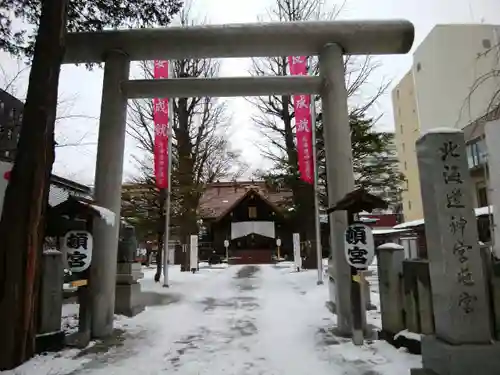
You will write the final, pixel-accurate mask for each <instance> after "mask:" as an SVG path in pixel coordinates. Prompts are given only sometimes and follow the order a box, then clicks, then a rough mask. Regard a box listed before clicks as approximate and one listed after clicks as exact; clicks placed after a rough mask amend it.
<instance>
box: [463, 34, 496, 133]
mask: <svg viewBox="0 0 500 375" xmlns="http://www.w3.org/2000/svg"><path fill="white" fill-rule="evenodd" d="M497 39H498V37H497ZM483 59H491V62H492V64H491V68H490V69H486V70H485V72H484V73H483V74H480V75H479V77H478V78H477V79H476V80H475V81H474V83H473V84H472V87H471V89H470V92H469V93H468V95H467V97H466V99H465V100H464V103H463V105H462V108H461V111H460V116H459V118H458V119H457V123H458V122H459V121H460V119H461V117H462V116H463V115H464V112H465V111H466V110H468V111H469V114H468V115H469V118H470V119H471V113H470V110H471V109H472V108H471V104H472V103H471V102H472V99H473V98H474V96H475V94H476V93H477V92H478V91H479V90H482V89H483V88H484V86H487V87H488V90H491V98H490V100H489V102H488V103H485V110H484V113H483V115H482V117H480V118H479V119H473V118H472V119H471V120H473V121H474V122H475V123H476V124H479V123H481V122H484V121H492V120H496V119H498V118H500V40H496V42H495V44H493V45H492V46H491V47H490V48H487V49H486V50H485V51H484V52H482V53H479V54H478V55H477V56H476V63H477V64H481V65H482V66H484V65H485V63H484V61H481V60H483Z"/></svg>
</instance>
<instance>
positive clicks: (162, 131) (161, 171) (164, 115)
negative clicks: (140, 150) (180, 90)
mask: <svg viewBox="0 0 500 375" xmlns="http://www.w3.org/2000/svg"><path fill="white" fill-rule="evenodd" d="M153 73H154V78H155V79H161V78H168V61H164V60H155V62H154V72H153ZM153 120H154V130H155V138H154V172H155V178H156V186H157V187H158V188H160V189H165V188H167V187H168V173H169V171H168V153H169V152H170V150H169V149H168V126H169V123H168V99H167V98H154V99H153Z"/></svg>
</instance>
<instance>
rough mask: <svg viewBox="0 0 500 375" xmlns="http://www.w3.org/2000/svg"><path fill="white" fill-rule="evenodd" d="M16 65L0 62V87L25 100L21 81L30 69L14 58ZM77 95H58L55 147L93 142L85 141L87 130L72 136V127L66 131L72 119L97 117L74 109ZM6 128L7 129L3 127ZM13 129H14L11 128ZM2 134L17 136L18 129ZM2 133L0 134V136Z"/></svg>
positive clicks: (16, 125) (76, 145) (87, 134)
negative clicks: (11, 66) (10, 66)
mask: <svg viewBox="0 0 500 375" xmlns="http://www.w3.org/2000/svg"><path fill="white" fill-rule="evenodd" d="M15 63H16V67H15V68H14V69H10V70H9V69H6V68H5V67H4V66H3V65H1V64H0V89H1V90H3V91H5V92H6V93H8V94H10V95H12V96H13V97H15V98H16V99H18V100H20V101H22V102H24V101H25V89H24V88H23V81H24V80H25V79H26V78H27V75H28V74H29V71H30V68H31V67H30V65H28V64H25V63H24V62H22V61H21V60H16V61H15ZM77 99H78V95H73V96H67V95H58V100H57V116H56V123H55V130H56V132H55V147H56V148H60V147H78V146H84V145H90V144H95V142H85V140H86V139H87V138H88V136H89V132H84V133H83V134H82V135H79V136H77V137H75V136H73V135H72V134H74V128H73V129H71V133H70V132H66V131H65V130H66V129H65V128H66V126H67V125H68V123H70V122H71V121H72V120H92V121H97V119H98V118H97V117H94V116H88V115H84V114H79V113H76V112H75V111H74V106H75V103H76V100H77ZM4 126H6V125H4ZM12 126H13V127H19V126H20V121H18V122H17V123H13V124H12ZM5 130H7V129H5ZM13 130H14V129H13ZM2 132H3V133H4V134H6V133H8V134H9V135H11V136H13V137H14V138H17V134H18V133H19V129H18V130H14V131H7V132H5V131H3V130H2ZM1 136H2V135H0V137H1Z"/></svg>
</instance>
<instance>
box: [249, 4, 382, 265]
mask: <svg viewBox="0 0 500 375" xmlns="http://www.w3.org/2000/svg"><path fill="white" fill-rule="evenodd" d="M343 6H344V3H340V4H338V5H331V4H328V5H326V4H325V2H324V1H323V0H275V2H274V5H273V6H272V7H271V8H270V9H269V10H268V12H267V17H266V18H268V19H270V20H273V21H282V22H284V21H304V20H333V19H335V18H336V17H337V15H338V14H339V12H340V11H341V10H342V9H343ZM309 64H310V66H309V70H310V71H311V73H312V74H318V60H317V58H315V57H313V58H310V59H309ZM378 66H379V65H378V63H377V62H376V61H375V60H374V59H373V58H372V57H371V56H365V57H355V56H347V57H346V58H345V70H346V86H347V91H348V96H349V99H350V105H351V115H362V114H364V113H365V112H366V111H367V110H368V109H369V108H370V107H371V106H372V105H373V103H375V102H376V100H377V99H378V98H379V97H380V95H382V94H383V93H384V92H385V90H386V89H387V87H388V82H383V83H381V84H380V85H378V86H377V87H376V89H375V90H374V92H371V93H369V94H368V95H367V91H366V90H364V89H363V88H364V86H365V85H366V83H367V81H368V78H369V77H370V76H371V75H372V73H373V72H374V71H375V70H376V69H377V68H378ZM250 72H251V74H252V75H254V76H265V75H273V76H286V75H288V74H289V73H288V57H287V56H280V57H271V58H254V59H252V67H251V70H250ZM249 101H250V102H251V103H252V104H253V105H254V106H255V108H256V109H257V110H258V114H257V115H255V116H254V117H253V121H254V123H255V124H256V125H257V126H258V128H259V130H260V132H261V134H262V136H263V139H264V140H263V141H262V142H261V143H259V144H258V146H259V148H260V150H261V152H262V155H264V157H266V158H267V159H269V160H271V161H272V162H273V164H274V171H273V175H274V176H273V179H277V180H279V182H280V183H281V184H284V185H286V186H288V187H289V188H290V189H291V190H292V192H293V202H292V204H293V206H294V208H295V210H294V211H293V212H295V213H296V217H297V218H298V219H299V218H304V217H310V218H311V220H308V221H307V222H306V223H307V224H306V225H305V226H304V221H303V220H301V219H299V222H298V223H297V224H298V225H297V230H300V231H301V235H302V238H304V239H306V240H310V241H311V242H312V243H314V241H312V240H313V239H314V238H315V236H314V234H315V231H314V220H312V217H313V215H314V211H313V207H314V205H313V198H314V195H313V187H312V186H311V185H308V184H306V183H304V182H302V181H301V180H300V178H299V174H298V170H297V164H298V163H297V158H298V156H297V149H296V145H295V124H294V117H295V114H294V109H293V103H292V100H291V97H290V96H286V95H282V96H276V95H271V96H268V97H258V98H252V99H249ZM315 103H316V106H317V108H318V109H317V113H318V118H319V119H321V116H320V114H321V108H320V102H319V98H315ZM320 130H321V127H320V121H318V122H317V127H316V135H317V137H316V138H317V139H319V140H320V139H321V138H322V133H321V131H320ZM322 155H323V159H324V151H323V150H322V149H321V148H318V156H317V157H318V160H322ZM318 164H319V169H320V171H319V172H320V173H319V175H320V176H324V173H321V172H322V169H324V166H322V165H321V164H320V163H318ZM323 172H324V171H323ZM258 174H260V176H261V177H264V178H265V177H270V175H269V173H262V172H260V173H258ZM320 183H321V186H320V188H321V191H326V188H325V186H324V185H325V183H326V181H324V179H323V180H321V181H320ZM310 251H311V257H312V256H313V254H315V251H314V246H313V248H311V249H310Z"/></svg>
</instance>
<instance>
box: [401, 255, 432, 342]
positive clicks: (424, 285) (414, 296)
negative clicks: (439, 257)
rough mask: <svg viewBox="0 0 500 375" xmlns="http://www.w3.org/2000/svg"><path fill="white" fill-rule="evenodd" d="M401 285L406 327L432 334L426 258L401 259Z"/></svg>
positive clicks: (412, 330)
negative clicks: (402, 287)
mask: <svg viewBox="0 0 500 375" xmlns="http://www.w3.org/2000/svg"><path fill="white" fill-rule="evenodd" d="M403 286H404V309H405V317H406V328H407V329H408V330H409V331H410V332H415V333H423V334H433V333H434V315H433V309H432V294H431V287H430V278H429V262H428V261H427V260H426V259H418V260H417V259H411V260H410V259H406V260H404V261H403Z"/></svg>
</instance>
